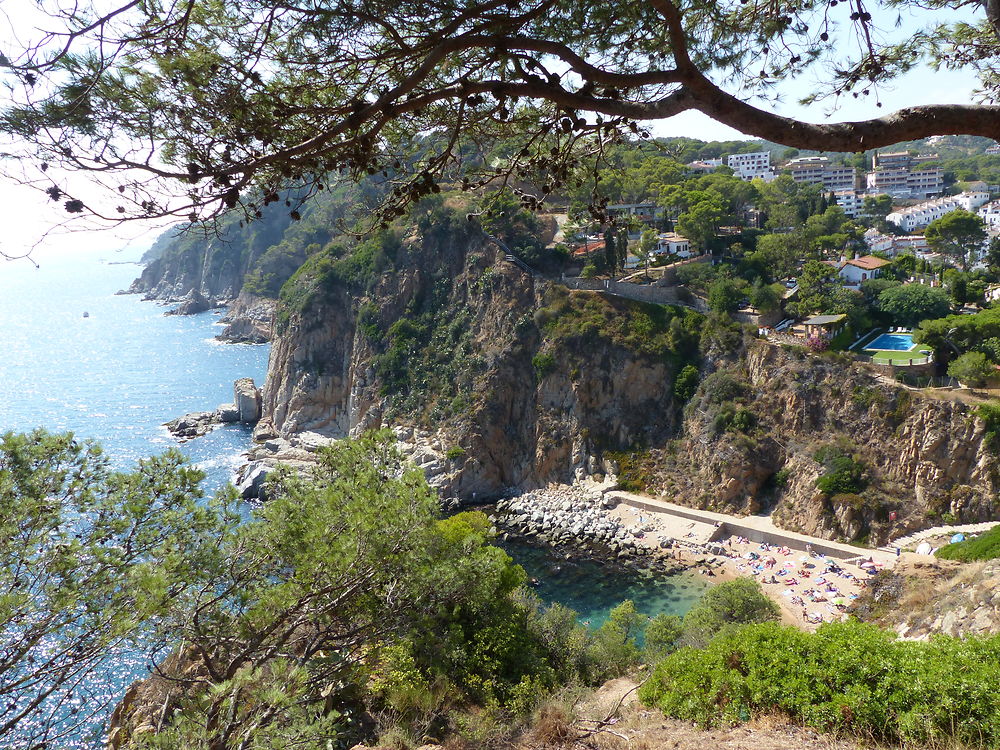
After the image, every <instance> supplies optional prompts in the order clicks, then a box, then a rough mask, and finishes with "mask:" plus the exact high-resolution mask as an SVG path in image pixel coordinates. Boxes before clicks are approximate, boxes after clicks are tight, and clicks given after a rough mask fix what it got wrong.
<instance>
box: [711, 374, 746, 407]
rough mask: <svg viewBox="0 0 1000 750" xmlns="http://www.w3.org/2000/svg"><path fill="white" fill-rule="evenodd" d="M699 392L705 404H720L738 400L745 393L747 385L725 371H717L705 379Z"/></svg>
mask: <svg viewBox="0 0 1000 750" xmlns="http://www.w3.org/2000/svg"><path fill="white" fill-rule="evenodd" d="M701 391H702V397H703V399H704V400H705V402H706V403H709V404H721V403H723V402H725V401H733V400H735V399H738V398H739V397H740V396H742V395H743V394H744V393H746V391H747V383H746V381H744V380H741V379H739V378H737V377H735V376H734V375H732V373H730V372H727V371H726V370H718V371H717V372H713V373H712V374H711V375H709V376H708V377H707V378H705V380H704V381H703V382H702V386H701Z"/></svg>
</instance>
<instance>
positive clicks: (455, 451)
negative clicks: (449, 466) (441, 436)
mask: <svg viewBox="0 0 1000 750" xmlns="http://www.w3.org/2000/svg"><path fill="white" fill-rule="evenodd" d="M444 455H445V458H447V459H448V460H449V461H457V460H458V459H460V458H464V457H465V448H462V447H461V446H458V445H453V446H452V447H451V448H449V449H448V450H446V451H445V453H444Z"/></svg>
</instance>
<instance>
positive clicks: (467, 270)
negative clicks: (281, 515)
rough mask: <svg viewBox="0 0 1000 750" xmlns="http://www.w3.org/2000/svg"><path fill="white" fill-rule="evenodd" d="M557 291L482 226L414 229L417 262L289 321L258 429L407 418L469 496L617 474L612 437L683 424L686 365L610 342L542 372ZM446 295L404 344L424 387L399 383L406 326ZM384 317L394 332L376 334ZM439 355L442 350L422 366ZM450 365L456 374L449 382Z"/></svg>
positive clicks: (333, 295)
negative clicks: (396, 335)
mask: <svg viewBox="0 0 1000 750" xmlns="http://www.w3.org/2000/svg"><path fill="white" fill-rule="evenodd" d="M430 269H434V270H433V271H431V270H430ZM548 287H549V282H546V281H542V280H539V279H537V278H535V277H532V276H531V275H530V274H528V273H526V272H525V271H523V270H521V269H519V268H518V267H517V266H515V265H513V264H511V263H508V262H506V261H505V260H504V253H503V252H502V251H500V250H499V249H498V248H496V247H495V246H494V245H493V244H492V243H491V242H489V241H488V240H487V239H486V237H485V236H483V235H482V234H481V233H479V232H477V231H475V230H471V231H470V232H469V233H464V234H463V233H461V232H458V233H444V234H442V233H438V234H436V235H434V236H431V237H423V238H416V237H411V238H410V239H409V240H408V241H407V260H406V262H405V263H403V264H402V265H401V267H398V268H396V269H395V270H393V271H392V272H390V273H386V274H383V275H382V276H381V278H380V279H379V280H378V282H377V284H375V285H374V288H373V289H372V290H371V291H370V292H369V293H368V294H367V295H365V296H362V297H358V296H357V295H356V293H355V292H354V291H352V290H351V289H350V288H349V287H348V286H346V285H341V286H338V287H336V288H334V289H333V290H332V291H328V292H327V293H326V295H325V296H324V297H323V298H322V300H319V301H316V302H314V303H313V304H312V305H311V306H310V307H308V308H307V309H305V310H302V311H298V312H295V313H293V314H291V315H290V316H289V318H288V320H287V322H286V323H285V326H284V328H283V330H282V332H281V333H280V334H279V335H278V336H277V337H276V338H275V340H274V343H273V347H272V354H271V361H270V366H269V372H268V377H267V382H266V385H265V389H264V422H263V424H262V426H261V427H260V428H259V429H258V436H260V437H264V436H268V435H271V434H275V435H277V436H278V437H279V438H280V439H283V440H285V441H288V445H289V446H293V447H294V446H296V445H297V444H299V442H300V441H299V440H298V439H297V438H298V437H299V436H301V435H302V434H303V433H312V432H318V433H320V434H321V435H326V436H330V437H339V436H344V435H350V434H357V433H358V432H359V431H362V430H365V429H369V428H373V427H380V426H388V427H393V428H394V429H395V430H396V432H397V435H398V436H399V438H400V441H401V444H402V445H403V446H404V448H405V449H407V450H409V451H410V453H411V455H412V457H413V458H414V460H415V461H417V463H418V464H420V465H421V466H423V467H424V469H425V471H426V472H427V474H428V476H429V478H430V479H431V481H432V483H434V484H436V485H437V486H438V487H439V488H440V489H441V490H442V493H443V494H445V495H446V496H448V495H451V496H457V497H462V498H472V497H473V496H476V497H479V498H482V497H485V496H491V495H496V494H498V493H500V492H503V491H504V490H505V489H507V488H510V487H525V486H529V487H530V486H538V485H540V484H543V483H546V482H550V481H572V480H573V479H574V478H578V477H581V476H585V475H589V474H592V473H603V472H605V471H606V468H607V467H606V466H605V464H604V462H603V461H602V459H601V450H600V449H601V448H603V447H605V446H606V447H614V448H618V449H621V448H627V447H629V446H630V445H632V444H633V443H637V442H644V441H646V440H648V439H649V437H650V436H653V437H654V438H656V439H662V438H664V436H665V435H667V434H668V433H669V432H670V430H671V429H673V428H674V423H675V417H676V411H677V410H676V407H675V406H674V403H673V401H672V399H671V398H670V396H669V395H667V394H669V390H670V385H671V383H672V381H673V373H672V368H671V366H670V365H668V364H666V363H665V362H663V361H662V360H659V359H657V358H655V357H650V356H637V355H636V354H635V353H634V352H629V351H627V350H626V349H624V348H622V347H620V346H617V345H614V344H613V343H605V342H602V341H601V340H600V338H599V337H597V338H595V340H594V342H593V346H592V347H590V349H591V350H590V351H589V352H588V353H587V355H586V356H585V357H581V356H578V353H574V352H563V353H560V352H559V351H558V350H557V351H556V356H554V357H553V358H552V359H553V361H552V365H551V367H548V368H546V369H545V371H544V372H543V371H541V370H539V369H538V368H537V367H536V366H535V365H533V361H532V360H533V357H534V356H535V355H536V353H537V352H538V351H539V347H540V345H541V343H542V338H543V334H542V333H541V331H540V330H539V327H538V326H537V325H536V323H535V321H534V320H533V317H532V314H533V312H534V311H535V310H536V309H538V308H539V307H540V306H541V305H542V299H543V297H544V296H545V294H546V293H547V291H548ZM580 294H586V295H593V293H589V292H581V293H580ZM431 296H433V297H434V298H435V299H436V300H437V301H436V303H435V304H436V307H435V309H436V312H435V313H434V314H433V317H432V320H433V323H432V324H431V325H432V327H433V333H431V334H430V338H429V339H428V345H427V346H426V347H425V348H424V349H423V350H421V351H420V352H418V351H409V352H407V353H406V354H405V355H404V356H406V357H409V358H410V359H411V361H410V362H409V363H408V368H409V369H408V373H410V377H412V378H413V379H414V380H415V381H420V382H413V383H409V384H407V385H406V387H404V388H403V389H402V392H397V393H392V392H391V389H390V388H387V374H386V372H385V369H386V368H385V366H384V361H385V357H386V350H387V347H389V346H390V342H392V341H394V339H393V338H392V335H391V332H392V331H393V330H394V328H393V326H394V324H398V322H399V321H401V320H403V321H405V320H417V321H422V320H427V319H428V318H427V316H428V315H430V313H427V312H424V313H420V312H419V311H420V310H426V309H427V307H426V305H425V306H424V307H421V304H422V303H421V301H422V300H424V301H425V300H427V299H428V298H429V297H431ZM421 315H423V317H420V316H421ZM408 316H409V318H408ZM359 317H364V318H365V319H366V320H367V321H368V322H367V324H359ZM366 326H367V332H366ZM373 326H374V327H375V328H377V329H378V330H380V331H390V335H387V336H386V337H384V338H383V339H382V340H381V341H378V340H373V339H372V336H371V335H370V334H371V332H372V327H373ZM375 338H376V339H378V336H376V337H375ZM428 352H429V353H430V354H428ZM428 356H430V357H432V358H434V357H436V358H437V360H438V361H433V362H431V363H430V365H429V366H428V367H424V366H423V365H421V366H419V367H418V366H416V365H414V364H413V363H414V362H415V361H416V360H417V359H419V358H421V357H423V358H426V357H428ZM380 358H381V359H380ZM380 362H382V363H383V364H380ZM441 373H444V377H443V380H444V381H447V382H435V381H436V378H437V377H438V376H439V375H440V374H441ZM424 381H430V382H429V383H428V382H424ZM421 388H423V389H424V390H423V391H422V392H421V394H420V395H419V396H417V395H416V394H415V392H416V391H419V390H420V389H421ZM278 445H279V450H280V448H281V447H282V446H281V440H279V441H278Z"/></svg>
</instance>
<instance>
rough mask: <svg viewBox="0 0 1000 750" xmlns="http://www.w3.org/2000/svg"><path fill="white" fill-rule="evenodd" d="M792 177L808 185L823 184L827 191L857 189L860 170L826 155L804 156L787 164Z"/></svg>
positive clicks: (786, 166) (786, 167)
mask: <svg viewBox="0 0 1000 750" xmlns="http://www.w3.org/2000/svg"><path fill="white" fill-rule="evenodd" d="M785 169H787V170H788V171H789V172H791V175H792V179H793V180H795V181H796V182H798V183H802V184H806V185H822V186H823V190H824V191H826V192H837V191H838V190H857V189H858V188H860V187H861V185H860V184H859V182H858V170H856V169H855V168H854V167H848V166H846V165H844V164H833V163H831V162H830V160H829V159H828V158H827V157H825V156H802V157H799V158H798V159H792V160H791V161H790V162H788V163H787V164H786V165H785Z"/></svg>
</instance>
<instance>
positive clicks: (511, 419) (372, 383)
mask: <svg viewBox="0 0 1000 750" xmlns="http://www.w3.org/2000/svg"><path fill="white" fill-rule="evenodd" d="M403 245H404V249H403V250H402V251H401V253H402V255H401V260H400V261H399V262H398V263H397V265H396V266H395V267H394V268H393V270H391V271H388V272H385V273H382V274H381V275H380V276H378V277H377V280H376V281H374V282H373V283H370V284H369V285H368V288H367V290H366V291H365V290H362V291H360V292H359V290H358V289H357V288H356V287H352V286H351V285H350V284H348V283H341V282H336V283H333V282H330V281H329V279H328V280H326V281H322V282H321V281H317V280H314V283H315V284H316V285H318V286H317V288H320V287H322V288H323V289H324V291H323V293H322V294H313V295H312V296H311V297H310V300H311V302H310V304H308V305H300V306H299V307H298V308H295V309H290V310H287V311H285V312H284V313H282V312H281V311H280V310H279V316H281V315H284V321H283V323H282V325H281V328H280V330H279V335H278V336H277V337H276V339H275V341H274V344H273V349H272V355H271V363H270V368H269V373H268V378H267V382H266V385H265V389H264V405H263V413H264V417H263V420H262V423H261V425H260V427H259V428H258V433H257V434H258V437H259V438H262V439H270V440H271V442H270V443H269V446H270V447H269V449H268V450H267V451H265V453H268V454H269V455H270V457H271V458H276V457H279V456H280V455H282V454H284V455H285V456H286V457H291V458H294V459H295V460H299V459H301V458H303V457H307V455H308V451H309V450H313V449H315V442H316V440H317V437H341V436H345V435H351V434H357V433H358V432H360V431H362V430H365V429H369V428H373V427H391V428H393V429H395V431H396V434H397V436H398V437H399V440H400V443H401V445H402V446H403V447H404V448H405V449H406V450H407V451H409V453H410V455H411V456H412V458H413V460H414V461H416V462H417V463H418V464H419V465H420V466H422V467H423V468H424V470H425V472H426V473H427V475H428V477H429V478H430V480H431V482H432V483H433V484H435V485H437V486H438V487H440V488H441V490H442V493H443V494H444V495H445V496H449V495H450V496H456V497H461V498H466V499H469V498H472V497H473V496H476V497H478V498H482V497H484V496H492V495H496V494H498V493H501V492H503V491H504V490H505V489H507V488H512V487H519V488H530V487H537V486H539V485H542V484H545V483H547V482H553V481H559V482H565V481H573V480H574V479H580V478H583V477H587V476H592V475H598V474H609V473H610V474H616V475H619V478H620V479H622V480H624V481H628V482H629V483H630V485H631V486H630V488H633V489H635V488H636V484H639V485H641V486H642V488H643V489H644V491H647V492H649V493H651V494H656V495H661V496H663V497H664V498H666V499H668V500H671V501H674V502H679V503H682V504H687V505H692V506H697V507H702V508H712V509H716V510H722V511H729V512H736V513H759V512H770V513H772V514H773V518H774V520H775V522H776V523H777V524H778V525H780V526H783V527H785V528H789V529H793V530H797V531H802V532H805V533H809V534H813V535H816V536H820V537H824V538H830V539H846V540H867V541H869V542H872V543H882V542H884V541H885V540H886V539H887V538H895V537H898V536H901V535H902V534H904V533H907V532H908V531H911V530H915V529H918V528H925V527H927V526H932V525H935V523H936V522H938V521H939V520H940V519H941V518H942V516H945V517H947V516H954V517H955V518H956V519H959V520H961V521H978V520H986V519H990V518H996V517H998V515H1000V513H998V509H997V507H996V504H995V498H996V496H997V492H998V490H1000V479H998V463H997V458H996V456H995V455H994V450H993V449H992V448H991V447H990V446H989V445H988V444H987V442H986V441H985V440H984V425H983V424H982V423H981V422H980V421H979V420H978V418H977V417H976V416H975V411H974V409H972V408H970V407H969V406H967V405H965V404H962V403H959V402H954V401H947V400H939V399H936V398H931V397H928V396H927V395H925V394H921V393H919V392H914V391H907V390H904V389H901V388H899V387H896V386H893V385H889V384H885V383H882V382H880V381H878V380H877V379H876V378H875V376H874V375H872V374H870V373H868V372H866V371H863V370H860V369H858V366H857V364H856V363H852V362H851V361H849V360H848V359H847V358H845V359H843V360H838V359H837V358H836V356H835V355H834V356H825V357H821V356H814V355H809V354H805V353H803V352H796V351H786V350H783V349H782V348H780V347H776V346H772V345H769V344H767V343H764V342H759V341H754V340H744V341H743V342H742V343H741V342H740V335H741V334H740V333H739V332H734V331H733V330H732V329H728V332H726V330H723V333H725V335H726V336H728V343H727V344H726V345H725V346H722V345H719V344H717V343H716V342H717V341H722V340H723V339H724V338H725V336H723V338H719V336H718V335H715V334H706V335H703V336H702V337H701V350H702V356H701V358H700V360H699V362H700V364H699V368H700V371H701V372H700V374H701V379H702V383H701V385H700V387H699V388H698V390H697V391H696V393H695V394H694V396H693V397H692V398H691V400H690V402H689V403H688V404H687V405H686V406H683V405H681V404H679V403H677V401H676V399H675V397H674V396H673V392H674V381H675V378H676V375H677V370H678V368H679V367H680V366H681V364H683V361H685V360H684V358H683V357H681V356H680V355H679V352H681V351H682V350H681V349H680V348H678V347H680V344H678V345H677V347H675V346H674V344H670V345H669V346H666V345H665V346H664V347H663V348H660V349H656V348H655V347H654V349H653V350H650V349H649V348H648V347H646V348H645V349H644V348H643V346H642V345H641V344H635V342H636V341H637V340H639V341H640V342H641V341H645V340H650V339H655V338H656V336H659V335H660V334H659V333H657V332H656V331H657V330H659V331H661V332H662V331H664V330H666V329H665V328H664V326H665V325H666V323H669V326H668V327H669V331H668V332H667V333H666V334H664V335H665V336H667V338H665V339H663V340H668V339H669V340H671V341H672V340H673V339H670V337H673V336H675V335H676V336H680V335H681V333H683V332H681V333H677V332H676V331H674V327H675V326H676V325H679V324H680V323H681V322H682V321H685V320H686V321H687V322H688V323H691V322H692V321H694V323H693V324H694V325H696V326H700V325H702V324H701V323H698V322H697V321H698V319H696V318H693V317H691V316H694V315H695V314H694V313H690V314H689V313H685V314H684V315H680V314H679V313H670V314H673V315H674V316H675V319H673V320H672V321H666V322H664V321H662V320H661V321H660V323H659V324H656V323H655V321H652V320H651V319H647V318H644V317H643V316H648V315H653V316H654V317H655V314H656V313H655V311H653V310H652V307H651V306H648V307H645V308H643V307H642V306H641V305H640V304H639V303H629V302H628V301H626V300H622V299H620V298H616V297H607V296H605V295H603V294H600V293H596V292H567V291H565V290H564V289H562V288H561V287H559V286H558V285H553V283H551V282H547V281H544V280H541V279H539V278H538V277H533V276H531V275H530V274H528V273H526V272H524V271H522V270H520V269H519V268H518V267H516V266H515V265H513V264H511V263H508V262H505V261H504V259H503V253H502V252H501V251H500V250H498V249H497V248H496V247H495V246H494V245H493V244H492V243H490V242H489V241H488V240H487V239H486V238H485V236H483V235H482V234H481V233H479V232H478V230H472V229H470V230H467V231H462V230H456V229H452V230H449V231H440V232H428V233H426V236H425V235H422V234H420V233H419V232H414V233H413V234H412V235H411V236H409V237H408V238H406V240H405V241H404V243H403ZM306 276H308V275H306ZM303 283H308V278H307V279H305V280H304V281H303ZM553 299H556V302H555V303H553ZM560 306H561V307H560ZM559 309H562V310H564V311H565V310H571V312H572V315H575V316H576V318H575V319H574V320H575V322H574V323H573V325H575V326H576V328H572V326H571V325H570V324H569V323H566V322H565V321H567V320H570V318H572V315H569V314H568V313H567V315H569V317H566V318H559V319H558V320H556V322H555V323H553V316H554V315H555V316H556V317H558V315H559V313H558V310H559ZM553 310H556V311H557V312H553ZM660 310H663V308H660ZM602 315H603V316H604V318H601V317H600V316H602ZM685 315H686V316H688V317H684V316H685ZM630 316H631V317H630ZM619 318H620V320H621V325H619V326H618V328H619V329H621V330H620V331H619V334H620V335H617V336H616V335H611V334H609V331H611V330H612V329H614V328H615V325H616V320H617V319H619ZM602 320H603V321H604V322H602ZM657 325H660V328H659V329H657V327H656V326H657ZM713 325H714V324H713ZM682 327H683V326H682ZM633 329H642V330H643V331H646V332H647V333H646V334H644V336H645V338H644V339H643V338H642V337H639V339H636V338H635V337H632V338H630V333H629V332H630V331H631V330H633ZM567 330H569V331H570V333H571V335H569V334H567V333H566V331H567ZM649 331H652V333H649ZM629 342H632V344H629ZM671 347H674V348H671ZM684 356H686V357H688V360H687V361H692V359H696V358H697V352H696V351H695V352H693V353H692V352H690V351H689V352H688V354H686V355H684ZM713 373H714V374H713ZM311 433H319V435H318V436H314V435H312V434H311ZM823 450H826V451H827V452H828V453H830V452H833V453H838V454H843V455H845V456H850V457H851V458H852V460H854V461H856V462H857V463H858V464H860V465H861V466H862V467H863V472H864V477H863V479H864V481H863V483H862V484H863V487H861V488H859V489H857V490H852V491H849V492H844V491H838V492H835V493H831V494H829V495H826V494H824V493H822V492H820V491H819V489H818V488H817V479H818V478H819V477H820V476H821V475H822V474H823V473H824V472H827V471H828V470H829V466H826V465H824V464H823V463H822V461H821V459H820V458H819V456H820V455H821V453H822V451H823Z"/></svg>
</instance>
